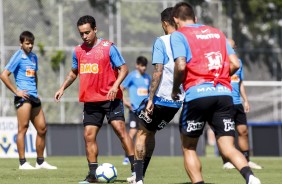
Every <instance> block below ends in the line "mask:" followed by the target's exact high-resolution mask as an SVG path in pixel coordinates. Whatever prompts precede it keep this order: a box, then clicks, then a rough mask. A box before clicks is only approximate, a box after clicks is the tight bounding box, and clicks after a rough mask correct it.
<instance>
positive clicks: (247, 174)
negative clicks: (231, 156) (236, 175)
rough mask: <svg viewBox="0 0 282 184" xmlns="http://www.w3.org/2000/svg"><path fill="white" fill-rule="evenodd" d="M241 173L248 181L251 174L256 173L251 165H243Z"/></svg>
mask: <svg viewBox="0 0 282 184" xmlns="http://www.w3.org/2000/svg"><path fill="white" fill-rule="evenodd" d="M240 173H241V174H242V176H243V177H244V178H245V180H246V181H247V183H249V177H250V175H254V173H253V172H252V170H251V168H250V167H249V166H246V167H243V168H242V169H241V170H240Z"/></svg>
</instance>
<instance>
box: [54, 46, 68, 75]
mask: <svg viewBox="0 0 282 184" xmlns="http://www.w3.org/2000/svg"><path fill="white" fill-rule="evenodd" d="M65 59H66V53H65V51H62V50H57V51H56V53H55V54H53V55H52V56H51V67H52V69H53V71H54V72H58V71H59V70H60V64H61V63H62V64H64V63H65Z"/></svg>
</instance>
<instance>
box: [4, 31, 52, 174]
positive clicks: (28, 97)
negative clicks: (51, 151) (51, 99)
mask: <svg viewBox="0 0 282 184" xmlns="http://www.w3.org/2000/svg"><path fill="white" fill-rule="evenodd" d="M34 39H35V38H34V35H33V34H32V33H31V32H29V31H24V32H22V33H21V34H20V46H21V49H20V50H18V51H17V52H16V53H15V54H14V55H13V57H12V58H11V59H10V61H9V63H8V64H7V65H6V67H5V69H4V71H3V72H2V74H1V80H2V81H3V82H4V83H5V85H6V86H7V87H8V88H9V89H10V90H11V91H12V93H13V94H14V95H15V99H14V104H15V108H16V111H17V118H18V134H17V148H18V153H19V160H20V165H19V169H41V168H42V169H57V167H55V166H52V165H50V164H48V163H47V162H46V161H44V156H43V154H44V149H45V137H46V132H47V128H46V122H45V117H44V113H43V110H42V107H41V101H40V99H39V98H38V93H37V87H38V78H37V71H38V59H37V56H36V55H35V54H34V53H33V52H32V49H33V45H34ZM11 73H13V74H14V77H15V81H16V85H17V87H15V86H14V85H13V84H12V82H11V80H10V78H9V76H10V75H11ZM29 121H31V123H32V124H33V125H34V127H35V129H36V131H37V135H36V153H37V160H36V164H35V167H33V166H31V165H30V163H28V162H26V158H25V134H26V131H27V129H28V127H29Z"/></svg>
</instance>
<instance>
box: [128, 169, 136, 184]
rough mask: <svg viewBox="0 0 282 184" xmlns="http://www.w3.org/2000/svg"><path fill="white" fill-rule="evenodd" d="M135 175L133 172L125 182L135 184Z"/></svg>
mask: <svg viewBox="0 0 282 184" xmlns="http://www.w3.org/2000/svg"><path fill="white" fill-rule="evenodd" d="M135 180H136V174H135V172H133V173H132V176H130V177H128V178H127V179H126V181H127V182H128V183H129V184H136V181H135Z"/></svg>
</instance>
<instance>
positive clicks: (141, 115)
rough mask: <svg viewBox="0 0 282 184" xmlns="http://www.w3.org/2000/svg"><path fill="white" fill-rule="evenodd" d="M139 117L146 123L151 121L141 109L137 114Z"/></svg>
mask: <svg viewBox="0 0 282 184" xmlns="http://www.w3.org/2000/svg"><path fill="white" fill-rule="evenodd" d="M138 117H139V118H140V119H143V120H144V121H145V122H146V123H151V122H152V119H151V118H150V117H148V116H147V114H146V113H145V112H144V111H143V110H141V112H140V114H139V116H138Z"/></svg>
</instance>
